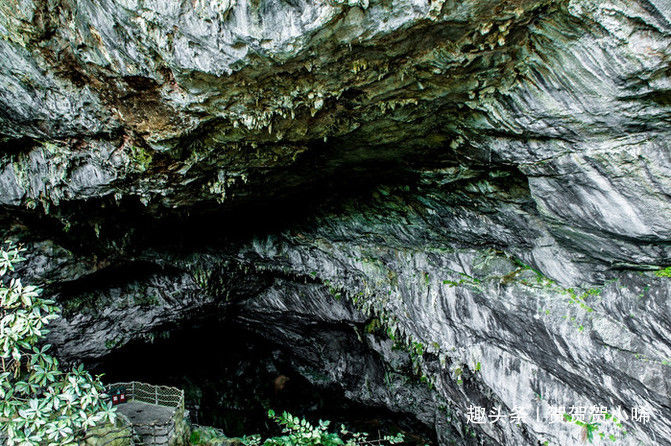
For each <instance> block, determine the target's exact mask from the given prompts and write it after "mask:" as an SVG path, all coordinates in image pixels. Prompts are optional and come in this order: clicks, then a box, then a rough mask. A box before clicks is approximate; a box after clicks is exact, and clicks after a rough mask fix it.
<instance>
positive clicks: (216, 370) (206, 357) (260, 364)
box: [89, 319, 436, 445]
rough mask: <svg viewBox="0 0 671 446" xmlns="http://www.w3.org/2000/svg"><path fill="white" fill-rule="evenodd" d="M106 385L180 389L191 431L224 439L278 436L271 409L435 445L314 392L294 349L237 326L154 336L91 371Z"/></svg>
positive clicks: (213, 323) (331, 392)
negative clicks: (212, 430) (203, 429)
mask: <svg viewBox="0 0 671 446" xmlns="http://www.w3.org/2000/svg"><path fill="white" fill-rule="evenodd" d="M89 367H90V369H91V370H92V371H93V372H94V373H103V374H104V376H103V381H104V382H108V383H110V382H125V381H143V382H147V383H152V384H160V385H169V386H174V387H178V388H181V389H183V390H184V392H185V406H186V409H187V410H189V412H190V419H191V421H192V422H193V423H194V424H199V425H204V426H213V427H216V428H220V429H221V430H223V431H224V433H225V434H226V435H227V436H229V437H241V436H243V435H250V434H261V435H262V436H263V437H265V436H269V435H277V434H279V433H280V431H279V429H278V427H277V426H276V425H275V423H274V422H272V421H270V420H269V419H268V417H267V411H268V409H273V410H275V412H276V413H281V412H282V411H287V412H289V413H291V414H293V415H297V416H301V417H305V418H307V419H308V420H309V421H311V422H313V423H317V421H318V420H320V419H322V420H330V421H331V422H332V425H333V426H339V425H340V424H344V425H345V426H347V427H348V428H349V429H353V430H357V431H362V432H368V433H369V434H370V435H371V438H378V436H382V435H392V434H395V433H398V432H403V433H404V435H405V437H406V444H413V445H425V444H436V439H435V433H434V432H433V431H432V429H430V428H429V427H427V426H425V425H424V424H422V423H421V422H419V421H418V420H417V419H416V418H415V417H414V416H413V415H411V414H398V413H394V412H392V411H390V410H388V409H386V408H383V407H370V406H365V405H362V404H358V403H355V402H353V401H351V400H349V399H347V398H346V397H345V395H344V394H343V391H342V390H341V389H339V388H335V387H327V388H322V387H317V386H315V385H313V384H312V383H310V382H309V381H308V380H307V379H306V378H304V377H303V376H302V375H301V374H300V373H299V372H297V370H296V367H295V363H294V359H293V358H292V354H291V346H282V345H277V344H275V343H273V342H270V341H268V340H267V339H266V338H264V337H261V336H260V335H258V334H255V333H253V332H251V331H249V330H248V329H246V328H245V327H243V326H242V325H240V324H238V323H236V322H235V320H217V319H206V320H198V321H190V322H189V323H188V324H184V325H183V326H179V327H171V328H170V329H169V330H164V331H161V332H156V333H154V334H152V335H151V336H150V337H149V338H148V339H147V340H145V341H136V342H133V343H130V344H127V345H126V346H124V347H121V348H119V349H118V350H116V351H114V352H112V353H110V354H109V355H107V356H105V357H103V358H101V359H100V360H99V361H98V362H96V363H94V364H90V365H89Z"/></svg>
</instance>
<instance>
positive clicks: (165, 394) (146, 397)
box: [107, 381, 184, 410]
mask: <svg viewBox="0 0 671 446" xmlns="http://www.w3.org/2000/svg"><path fill="white" fill-rule="evenodd" d="M119 387H123V388H125V389H126V400H128V401H131V400H135V401H140V402H143V403H149V404H156V405H159V406H166V407H174V408H175V409H181V410H184V391H183V390H181V389H178V388H176V387H170V386H155V385H153V384H146V383H141V382H138V381H131V382H120V383H114V384H110V385H108V386H107V391H108V392H109V391H110V390H111V389H114V388H119Z"/></svg>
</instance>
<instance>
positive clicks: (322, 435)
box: [243, 410, 404, 446]
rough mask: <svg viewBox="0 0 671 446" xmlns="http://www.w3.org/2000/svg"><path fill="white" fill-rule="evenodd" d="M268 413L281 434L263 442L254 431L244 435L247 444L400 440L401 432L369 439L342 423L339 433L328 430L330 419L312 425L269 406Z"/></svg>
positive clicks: (349, 445) (364, 444)
mask: <svg viewBox="0 0 671 446" xmlns="http://www.w3.org/2000/svg"><path fill="white" fill-rule="evenodd" d="M268 417H269V418H270V419H272V420H273V421H275V422H276V423H277V424H279V425H280V426H282V433H283V434H284V435H282V436H279V437H272V438H267V439H266V440H264V441H263V442H262V441H261V437H260V436H258V435H253V436H251V437H245V438H243V443H244V444H245V445H247V446H260V445H263V446H315V445H322V446H343V445H344V446H373V445H383V444H396V443H400V442H402V441H403V439H404V438H403V434H397V435H395V436H391V435H389V436H385V437H382V438H380V439H375V440H370V439H369V438H368V434H367V433H365V432H350V431H348V430H347V429H346V428H345V426H343V425H341V426H340V431H339V432H338V433H335V432H329V430H328V428H329V425H330V422H329V421H322V420H319V425H318V426H313V425H312V424H311V423H310V422H308V421H307V420H306V419H305V418H303V419H300V418H298V417H295V416H293V415H291V414H290V413H287V412H283V413H282V415H280V416H277V415H275V412H274V411H272V410H269V411H268Z"/></svg>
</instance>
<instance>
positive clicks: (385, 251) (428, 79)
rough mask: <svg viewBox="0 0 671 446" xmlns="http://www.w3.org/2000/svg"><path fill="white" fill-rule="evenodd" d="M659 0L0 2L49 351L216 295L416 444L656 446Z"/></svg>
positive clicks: (1, 38) (314, 378)
mask: <svg viewBox="0 0 671 446" xmlns="http://www.w3.org/2000/svg"><path fill="white" fill-rule="evenodd" d="M670 11H671V4H669V2H667V1H663V0H647V1H643V0H640V1H627V2H624V1H621V2H620V1H615V0H608V1H605V2H596V1H589V0H582V1H561V2H545V1H531V0H529V1H519V2H507V1H486V2H474V1H466V2H452V1H432V2H425V1H410V0H398V1H371V2H368V1H365V2H362V1H359V2H353V1H348V2H342V1H333V2H304V1H300V0H298V1H280V0H261V1H245V0H238V1H236V2H227V1H220V0H213V1H208V2H202V1H194V2H183V1H176V0H175V1H169V2H154V1H149V0H133V1H120V0H117V1H112V0H105V1H96V2H93V1H87V0H80V1H77V2H74V1H71V0H58V1H42V0H40V1H38V0H9V1H5V2H3V3H2V5H0V104H1V105H2V107H1V108H0V149H1V153H0V205H1V206H2V209H1V214H0V222H2V226H1V227H2V230H3V235H4V237H9V238H13V239H16V240H19V241H21V242H22V243H24V245H25V246H26V248H27V252H26V257H27V261H26V262H24V263H23V264H22V266H21V269H20V270H19V271H18V274H19V275H21V276H22V278H23V279H24V280H26V281H33V282H38V283H40V284H41V285H42V286H43V287H44V288H45V293H47V294H49V295H53V296H55V297H56V298H57V299H58V300H59V301H60V302H61V303H63V305H64V307H65V310H64V318H62V319H61V320H60V321H58V322H57V323H55V327H54V329H53V330H52V333H51V341H52V342H53V343H54V344H55V345H56V347H57V348H58V350H59V352H60V354H61V355H62V357H63V358H65V359H79V360H82V359H85V360H89V361H90V360H96V359H98V358H101V357H104V356H105V355H107V354H108V353H110V352H112V351H115V350H118V349H120V348H123V346H124V345H126V344H127V343H129V342H131V341H137V340H142V339H144V340H151V339H153V338H154V337H155V336H157V334H158V333H162V332H165V331H170V330H171V329H173V328H174V327H176V326H178V325H179V324H184V323H188V322H189V321H191V320H197V319H199V318H202V317H203V316H204V315H212V314H221V315H222V316H223V315H227V317H234V318H235V321H236V322H235V323H236V324H239V326H240V327H244V330H250V331H253V332H255V333H257V334H258V335H259V336H262V337H264V338H265V339H267V340H268V341H269V342H273V343H275V344H276V345H278V346H283V347H284V348H287V349H288V350H289V351H290V353H291V357H292V361H293V364H294V367H295V370H296V371H297V372H299V373H300V374H302V375H303V376H304V377H305V378H306V379H307V380H309V381H310V382H312V383H313V384H315V385H317V386H324V387H328V386H339V387H340V389H341V391H342V392H344V394H345V395H346V396H347V397H348V398H350V399H351V400H353V401H356V402H357V403H362V404H369V405H371V406H372V405H375V406H386V407H388V408H389V409H391V410H396V411H399V412H404V413H412V414H414V416H415V417H416V418H417V419H418V420H419V421H420V422H422V423H424V424H426V425H427V426H429V427H430V428H432V429H434V430H435V432H436V436H437V438H438V440H439V442H440V443H441V444H472V443H479V444H514V445H518V444H529V445H533V444H538V443H540V444H544V442H548V444H560V445H566V444H580V442H581V441H582V440H581V437H582V436H583V435H585V428H584V427H581V426H579V425H576V424H575V423H571V422H554V423H551V422H550V420H551V419H552V416H553V415H555V418H556V417H557V416H559V418H562V417H563V413H558V414H557V413H555V414H553V413H552V412H553V410H554V411H555V412H557V410H558V409H557V406H565V409H564V410H565V411H566V412H569V408H570V406H572V405H573V406H585V407H591V406H605V407H607V408H609V409H610V408H617V407H621V408H622V409H623V410H625V411H626V412H627V413H631V411H632V410H633V409H635V408H636V409H640V408H645V409H646V410H648V411H650V413H651V416H650V420H649V421H648V422H642V421H641V420H638V421H635V420H628V421H625V423H624V425H623V426H622V427H619V426H617V425H616V423H613V422H612V420H603V421H600V422H599V423H600V425H599V426H598V431H596V432H595V435H596V436H597V437H598V438H597V440H598V441H601V438H600V436H599V435H598V434H599V433H603V434H604V439H605V440H608V437H609V436H610V435H612V436H613V437H614V438H615V439H616V442H617V444H632V445H633V444H641V443H642V444H669V440H668V439H669V438H671V401H670V400H669V382H671V381H670V378H671V369H670V368H669V361H671V319H670V318H669V314H670V311H669V310H671V308H670V307H669V293H670V292H671V285H670V284H671V282H669V277H668V276H669V275H670V274H671V273H668V270H665V269H664V268H666V267H668V266H669V265H671V243H670V242H671V223H670V222H671V200H670V197H671V181H670V177H671V169H670V167H671V155H670V154H671V151H670V150H669V145H668V142H669V141H670V140H671V131H670V130H669V122H670V121H671V99H670V97H671V96H669V91H671V84H670V81H669V68H668V67H669V62H670V61H671V58H670V56H669V52H670V50H669V48H671V46H670V45H671V37H670V35H671V13H670ZM334 333H337V335H336V334H334ZM473 406H482V407H485V408H486V409H487V411H489V409H491V408H493V407H497V406H499V407H501V408H502V411H503V412H506V413H510V412H511V411H513V410H515V409H520V410H522V409H523V410H525V411H526V412H528V413H529V416H527V417H524V418H523V419H522V420H520V421H519V422H517V423H514V422H509V420H506V421H505V422H498V423H485V424H473V423H469V422H467V419H468V418H469V413H468V411H469V407H470V408H472V407H473ZM471 415H472V414H471ZM625 430H626V434H625V432H624V431H625ZM608 441H609V440H608Z"/></svg>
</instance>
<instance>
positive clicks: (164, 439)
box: [106, 381, 184, 446]
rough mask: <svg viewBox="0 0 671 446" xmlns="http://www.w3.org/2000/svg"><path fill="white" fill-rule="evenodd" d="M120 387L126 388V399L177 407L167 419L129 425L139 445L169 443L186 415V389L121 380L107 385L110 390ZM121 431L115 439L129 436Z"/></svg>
mask: <svg viewBox="0 0 671 446" xmlns="http://www.w3.org/2000/svg"><path fill="white" fill-rule="evenodd" d="M118 388H123V389H124V390H125V395H126V401H138V402H142V403H147V404H156V405H159V406H165V407H172V408H174V409H175V410H174V411H173V413H172V415H171V416H170V419H169V420H167V421H163V422H161V421H155V422H150V423H131V422H129V425H128V426H129V428H130V429H131V431H132V432H134V434H133V438H132V440H133V444H135V445H138V446H139V445H145V446H149V445H161V446H163V445H167V444H168V443H169V441H170V439H171V438H172V437H173V436H174V434H175V425H176V421H177V420H178V419H181V418H183V417H184V391H183V390H181V389H177V388H175V387H170V386H156V385H153V384H146V383H141V382H138V381H131V382H119V383H113V384H109V385H107V386H106V389H107V391H108V392H110V391H112V390H113V389H118ZM180 421H182V420H180ZM119 433H120V434H121V435H119V437H118V438H115V439H122V438H128V435H125V436H124V435H123V434H122V431H119Z"/></svg>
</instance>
